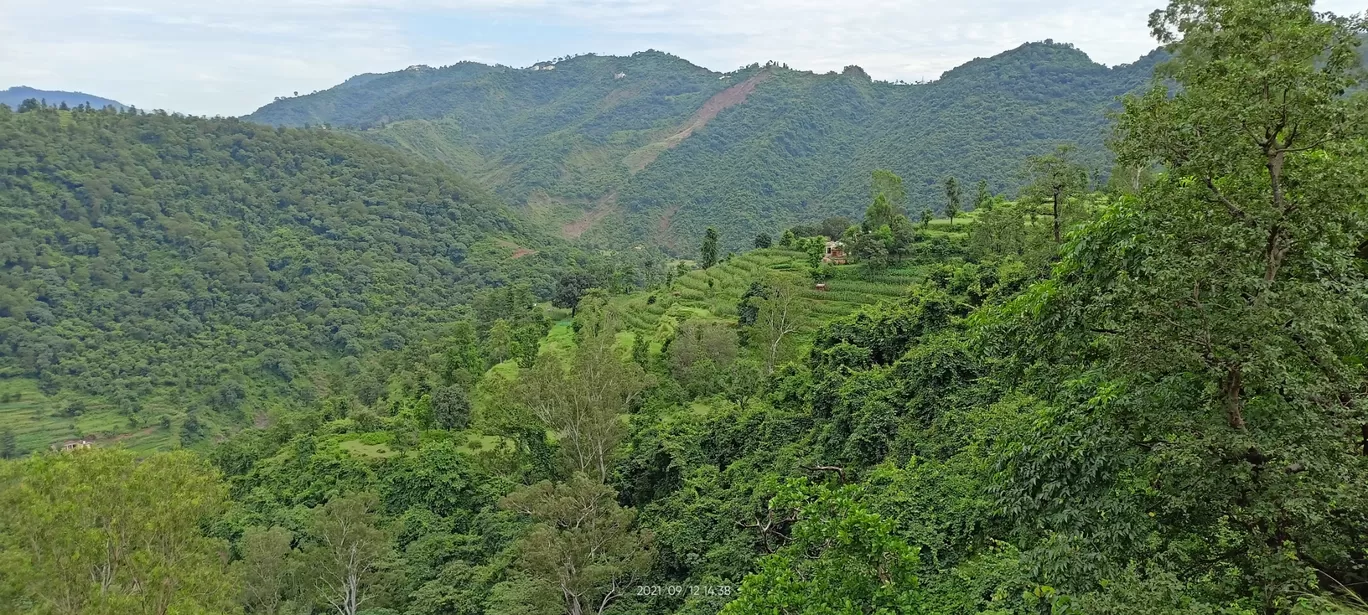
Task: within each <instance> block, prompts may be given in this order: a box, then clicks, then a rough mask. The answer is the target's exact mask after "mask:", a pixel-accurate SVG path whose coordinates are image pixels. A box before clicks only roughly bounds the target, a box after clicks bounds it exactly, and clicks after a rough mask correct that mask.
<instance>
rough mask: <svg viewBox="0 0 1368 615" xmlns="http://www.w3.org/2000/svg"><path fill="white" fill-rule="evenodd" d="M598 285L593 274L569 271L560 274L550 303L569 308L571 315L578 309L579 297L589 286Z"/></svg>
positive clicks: (594, 286) (595, 286)
mask: <svg viewBox="0 0 1368 615" xmlns="http://www.w3.org/2000/svg"><path fill="white" fill-rule="evenodd" d="M598 286H599V283H598V280H595V279H594V276H592V275H590V274H588V273H585V272H582V271H576V272H570V273H566V274H564V275H562V276H561V277H560V280H559V281H557V282H556V293H555V294H554V295H552V296H551V305H554V306H556V307H558V308H562V309H568V310H570V315H571V317H574V315H575V311H576V310H578V309H579V302H580V298H581V297H583V296H584V293H585V292H587V291H588V290H589V289H591V288H597V287H598Z"/></svg>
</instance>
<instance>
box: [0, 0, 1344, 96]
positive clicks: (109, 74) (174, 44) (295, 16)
mask: <svg viewBox="0 0 1368 615" xmlns="http://www.w3.org/2000/svg"><path fill="white" fill-rule="evenodd" d="M1162 1H1163V0H1109V1H1106V2H1101V1H1099V0H960V1H958V2H946V1H945V0H846V1H840V0H753V1H749V2H747V1H741V0H691V1H690V2H687V3H685V2H660V1H655V0H123V1H122V2H121V3H117V4H110V3H107V2H102V1H101V0H67V1H66V2H61V3H57V2H31V1H30V0H0V87H4V86H7V85H19V84H25V85H32V86H35V87H41V88H49V89H77V90H84V91H88V92H90V93H92V94H97V95H100V96H108V97H111V98H116V99H119V100H122V101H124V102H128V103H132V104H136V105H138V106H141V107H145V108H167V109H175V110H179V111H185V112H190V113H200V114H225V115H228V114H242V113H247V112H250V111H251V110H253V109H255V108H256V107H258V106H260V105H262V104H264V103H266V102H269V101H270V100H271V98H272V97H274V96H277V95H284V94H289V93H291V92H294V91H300V92H304V91H312V90H316V89H324V88H327V87H331V86H332V85H335V84H337V83H339V82H341V81H342V80H344V79H346V78H347V77H349V76H352V75H354V74H357V73H362V72H380V71H390V70H397V69H400V68H403V67H405V66H408V65H410V64H417V63H427V64H450V63H453V62H456V61H459V60H467V59H469V60H476V61H485V62H501V63H505V64H514V65H526V64H530V63H532V62H534V61H537V60H542V59H549V58H551V57H556V56H561V55H566V54H572V53H580V52H589V51H592V52H600V53H628V52H631V51H637V50H640V49H644V48H646V47H654V48H657V49H662V50H665V51H670V52H672V53H675V54H678V55H680V56H683V57H685V58H687V59H689V60H691V61H693V62H695V63H698V64H701V65H704V66H707V67H709V68H713V69H717V70H730V69H733V68H736V67H738V66H741V65H744V64H749V63H751V62H764V61H768V60H775V61H779V62H783V63H786V64H788V65H790V66H792V67H794V68H802V69H810V70H817V71H826V70H840V69H841V67H843V66H845V65H848V64H858V65H860V66H862V67H864V68H865V70H867V71H868V72H869V73H870V74H871V75H873V76H874V77H876V78H880V79H904V80H915V79H933V78H935V77H937V76H938V75H939V74H940V73H942V72H944V71H945V70H948V69H950V68H953V67H954V66H957V65H959V64H962V63H964V62H966V61H968V60H971V59H973V58H975V57H980V56H989V55H993V54H996V53H999V52H1001V51H1004V50H1006V49H1010V48H1012V47H1015V46H1017V45H1020V44H1021V43H1024V42H1027V41H1034V40H1042V39H1046V38H1053V39H1055V40H1057V41H1066V42H1071V43H1074V44H1075V45H1077V46H1078V47H1079V48H1081V49H1083V50H1084V51H1086V52H1088V53H1089V54H1090V55H1091V56H1092V58H1093V59H1094V60H1097V61H1100V62H1103V63H1106V64H1118V63H1123V62H1130V61H1133V60H1135V59H1136V58H1138V57H1139V56H1140V55H1142V54H1144V53H1146V52H1147V51H1149V50H1150V49H1152V48H1153V47H1154V46H1155V45H1154V43H1153V42H1152V41H1151V40H1150V39H1149V37H1148V32H1147V29H1146V27H1145V22H1146V17H1147V15H1148V13H1149V12H1150V11H1151V10H1153V9H1154V8H1157V7H1158V6H1159V5H1160V4H1162ZM1356 1H1357V0H1322V1H1321V2H1320V3H1319V6H1320V8H1322V9H1324V10H1335V11H1339V12H1350V11H1353V10H1358V9H1359V8H1360V7H1356V6H1354V3H1355V2H1356Z"/></svg>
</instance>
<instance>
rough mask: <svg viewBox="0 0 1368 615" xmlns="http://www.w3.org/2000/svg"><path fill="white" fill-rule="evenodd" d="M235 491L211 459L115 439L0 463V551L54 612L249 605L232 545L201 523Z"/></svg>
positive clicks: (21, 583)
mask: <svg viewBox="0 0 1368 615" xmlns="http://www.w3.org/2000/svg"><path fill="white" fill-rule="evenodd" d="M226 503H227V490H226V488H225V487H224V485H223V483H222V482H221V481H220V480H219V477H218V475H217V473H216V472H214V470H213V469H212V468H210V466H209V464H208V462H207V461H205V460H204V459H202V458H200V457H197V456H195V455H193V454H191V453H189V452H182V451H177V452H173V453H161V454H153V455H148V456H143V457H139V456H136V455H134V454H133V453H131V452H128V451H122V450H116V449H90V450H81V451H75V452H74V453H70V454H60V455H35V456H33V457H30V458H28V459H25V460H22V461H17V462H10V463H5V464H0V562H3V570H4V575H3V576H4V582H0V588H3V587H4V585H5V583H9V584H12V585H13V587H14V588H15V589H16V590H17V591H18V593H19V598H20V599H21V600H22V601H24V602H26V603H28V604H30V605H33V608H36V609H41V610H38V611H35V612H51V613H72V614H84V613H120V614H125V613H127V614H129V615H139V614H145V615H160V614H164V613H234V612H240V608H239V606H238V600H237V598H238V595H237V592H238V588H239V587H240V584H239V583H238V581H237V578H236V575H235V574H234V573H233V572H232V571H231V570H230V569H229V568H228V565H227V550H228V545H227V544H226V543H225V542H224V541H222V540H218V539H215V538H210V537H208V536H206V535H205V533H204V531H203V528H204V527H206V526H207V524H208V523H210V522H211V521H213V520H214V519H215V518H217V517H218V515H220V514H222V513H223V511H224V509H225V507H226Z"/></svg>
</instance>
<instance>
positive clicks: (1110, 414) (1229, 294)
mask: <svg viewBox="0 0 1368 615" xmlns="http://www.w3.org/2000/svg"><path fill="white" fill-rule="evenodd" d="M1311 6H1312V5H1311V3H1310V2H1308V1H1303V0H1276V1H1273V2H1270V1H1269V0H1173V2H1171V4H1170V5H1169V7H1168V9H1167V10H1164V11H1160V12H1158V13H1156V14H1155V16H1154V17H1153V18H1152V21H1151V25H1152V27H1153V29H1154V33H1155V36H1156V37H1157V38H1158V39H1159V40H1160V41H1161V42H1163V43H1165V44H1166V45H1168V46H1169V49H1170V51H1172V52H1173V56H1172V57H1173V60H1172V61H1171V62H1170V63H1168V64H1167V65H1166V66H1165V67H1164V72H1163V75H1164V77H1163V78H1162V79H1156V80H1155V81H1154V82H1153V84H1152V89H1151V90H1149V91H1147V92H1144V93H1141V94H1137V95H1135V96H1131V97H1128V98H1127V99H1126V100H1125V102H1124V108H1123V111H1122V113H1121V114H1120V115H1119V116H1118V117H1117V121H1116V125H1115V134H1114V139H1113V140H1112V141H1111V143H1112V146H1113V147H1114V151H1115V154H1116V158H1117V168H1120V169H1139V170H1141V171H1143V172H1136V173H1134V174H1132V175H1129V176H1127V177H1126V178H1125V180H1124V181H1122V182H1113V183H1111V184H1109V186H1108V189H1107V191H1106V192H1098V191H1096V190H1090V188H1098V187H1099V186H1097V185H1096V184H1097V182H1094V181H1087V180H1086V179H1085V176H1084V175H1083V173H1084V172H1085V171H1086V169H1087V166H1086V165H1080V164H1079V163H1078V159H1077V158H1075V157H1074V155H1075V151H1074V150H1071V149H1068V148H1062V149H1057V150H1055V151H1054V153H1052V154H1044V155H1042V154H1040V153H1035V154H1032V155H1031V156H1023V157H1022V158H1021V164H1015V165H1013V168H1014V169H1016V171H1022V170H1025V171H1026V175H1027V180H1028V181H1029V184H1028V185H1029V186H1030V188H1029V189H1028V190H1025V191H1023V195H1022V197H1021V198H1020V199H1019V200H1016V201H1007V200H1004V199H1001V198H997V197H992V196H989V195H988V193H987V191H986V190H977V191H976V194H975V203H976V204H977V208H976V209H975V211H973V212H970V213H968V214H966V215H962V216H956V219H955V220H953V221H952V220H950V219H948V217H947V218H946V219H936V220H928V221H927V223H925V224H924V225H923V226H922V227H921V228H918V227H916V226H915V225H914V224H913V222H912V220H911V219H910V218H909V209H911V208H912V207H913V206H915V203H916V201H915V193H914V191H912V190H909V189H908V188H907V187H906V184H904V182H903V180H902V179H901V178H900V177H899V176H898V175H897V174H895V173H893V172H890V171H878V172H875V173H873V174H872V175H871V180H870V182H869V183H870V185H871V186H872V190H870V192H869V193H868V194H867V195H866V196H864V197H862V198H863V199H864V201H865V203H866V207H865V208H864V215H863V216H861V217H860V219H859V220H858V221H857V220H852V219H848V218H844V217H828V218H825V219H823V220H822V221H821V222H820V223H817V224H801V225H798V226H795V227H792V228H789V229H788V230H787V231H785V232H784V233H783V234H782V236H781V239H780V240H779V242H778V244H777V246H771V247H767V248H756V249H754V250H752V251H749V252H746V253H744V254H732V255H727V256H722V255H721V251H720V250H718V251H717V252H715V253H713V254H711V255H709V254H706V252H709V251H711V250H704V252H705V254H703V256H704V258H705V260H709V261H711V260H714V259H715V260H716V262H714V263H710V266H706V267H700V268H695V265H693V264H691V263H687V262H675V263H670V264H669V266H666V264H665V263H663V262H662V261H660V260H658V259H657V257H658V255H656V256H647V255H645V254H643V255H642V256H641V258H640V259H639V260H635V261H630V262H629V261H628V260H627V259H622V258H619V259H618V260H614V261H606V262H605V261H594V260H592V259H588V258H585V257H578V256H576V255H571V256H567V257H566V259H567V260H574V261H576V262H575V263H574V266H573V267H569V268H567V269H565V270H563V271H559V272H557V273H556V275H555V276H554V277H549V278H548V279H547V283H546V285H545V287H544V289H545V292H542V293H538V292H536V291H534V289H533V287H532V286H530V285H521V284H506V285H495V286H494V287H492V288H485V289H481V290H472V291H471V292H472V299H471V300H470V304H469V305H468V306H458V307H459V309H458V307H453V308H452V313H451V314H450V315H447V314H439V315H437V316H435V317H434V318H436V317H447V316H450V318H451V319H450V320H440V321H439V320H433V321H430V322H429V323H428V324H430V325H431V329H432V333H431V334H429V335H415V336H413V337H406V338H404V343H403V344H397V345H385V344H381V345H380V346H379V347H377V348H365V349H364V350H365V351H364V352H360V353H356V354H350V355H349V354H345V353H339V354H329V355H326V358H321V359H319V363H320V364H319V366H318V368H317V369H316V370H315V371H313V372H311V373H310V375H309V378H310V379H311V380H313V381H315V385H314V389H313V390H314V391H315V392H316V394H317V396H316V397H315V398H314V399H313V400H312V401H308V402H306V401H303V400H300V401H298V402H297V403H296V404H294V405H293V406H292V407H291V408H289V409H288V410H287V411H280V412H276V413H273V414H271V415H270V416H268V417H266V418H267V419H268V420H265V421H262V423H261V424H260V425H258V426H256V427H255V428H250V429H243V430H240V431H237V432H236V433H233V434H231V435H229V436H228V437H226V438H224V439H223V441H221V442H217V443H212V445H210V444H207V443H206V444H202V445H198V446H199V447H200V448H202V449H203V450H204V451H205V452H206V454H207V459H206V457H205V456H199V454H198V453H195V452H191V451H174V452H159V453H151V454H147V455H143V456H142V457H137V456H135V454H134V453H131V452H128V451H121V450H109V449H107V448H104V447H97V448H95V449H94V450H85V449H81V450H74V451H69V452H49V453H42V454H36V455H32V456H29V457H26V458H24V459H20V460H8V461H0V573H3V574H0V612H5V613H10V612H14V613H24V614H34V615H48V614H56V613H72V614H79V615H85V614H91V615H96V614H105V613H206V614H207V613H214V614H219V613H244V614H246V613H251V614H252V615H256V614H259V613H260V614H271V615H317V614H321V613H338V614H340V615H398V614H402V615H454V614H461V615H474V614H491V615H495V614H497V615H515V614H516V615H534V614H535V615H541V614H545V615H551V614H556V613H565V614H568V615H585V614H587V613H590V612H593V613H601V614H604V615H607V614H612V613H618V614H628V613H630V614H640V615H676V614H677V615H694V614H714V613H722V614H727V615H750V614H756V615H760V614H766V615H772V614H775V613H801V614H808V615H826V614H831V613H842V614H856V613H858V614H865V613H869V614H875V613H877V614H891V613H898V614H902V613H909V614H926V615H933V614H952V613H953V614H959V613H984V614H992V615H1039V614H1041V613H1053V614H1064V613H1086V614H1096V615H1109V614H1120V613H1126V614H1131V613H1139V614H1153V615H1158V614H1167V613H1198V614H1209V615H1311V614H1319V613H1346V614H1353V613H1358V614H1362V613H1364V612H1368V609H1366V608H1365V607H1364V605H1365V596H1368V588H1365V573H1364V571H1365V570H1368V554H1365V551H1364V549H1363V545H1364V544H1365V526H1364V520H1365V519H1368V438H1365V434H1368V428H1366V427H1365V425H1366V424H1368V415H1366V414H1365V408H1364V404H1363V393H1364V390H1365V389H1364V383H1365V377H1366V376H1368V371H1366V370H1365V365H1364V361H1363V359H1362V357H1363V353H1364V349H1365V347H1368V312H1366V311H1365V310H1368V255H1365V250H1364V248H1363V244H1364V237H1365V235H1368V195H1365V193H1364V190H1363V187H1364V186H1365V185H1368V131H1365V127H1368V93H1365V92H1364V91H1363V89H1362V87H1361V86H1362V84H1363V82H1362V79H1363V73H1362V71H1361V68H1362V66H1361V61H1360V54H1359V47H1358V44H1359V40H1360V37H1361V36H1362V35H1363V34H1364V32H1365V30H1368V22H1365V21H1364V20H1363V19H1361V18H1353V19H1337V18H1332V17H1330V16H1327V15H1322V14H1317V13H1315V12H1313V11H1312V10H1311ZM979 68H982V66H981V65H980V66H979ZM538 72H542V71H538ZM861 74H862V71H859V70H858V68H854V67H852V68H850V69H847V71H846V74H845V75H844V76H843V78H847V79H853V78H858V77H859V76H860V75H861ZM773 78H774V79H778V78H780V77H773ZM358 85H361V84H358ZM31 113H49V112H47V111H44V110H42V109H41V108H40V109H38V110H35V111H32V112H31ZM54 117H58V118H60V117H62V116H60V115H54ZM103 117H109V118H116V119H122V118H123V116H119V115H115V114H108V115H93V116H92V118H94V119H98V118H103ZM76 121H78V122H79V121H91V119H90V118H76ZM157 121H170V120H157ZM177 121H181V120H177ZM275 134H282V133H275ZM283 134H286V135H288V134H292V133H291V131H288V130H287V131H285V132H284V133H283ZM299 134H307V135H313V134H317V133H313V132H301V133H299ZM301 138H304V137H301ZM310 138H313V137H310ZM347 143H351V142H350V141H348V142H347ZM357 147H361V146H357ZM0 151H3V150H0ZM367 151H369V150H367ZM668 154H669V153H668V152H667V153H666V155H668ZM377 155H379V154H377ZM27 176H28V174H24V175H20V177H27ZM947 184H950V182H942V181H939V180H938V181H936V182H935V186H934V187H935V188H936V189H937V190H938V191H943V192H940V194H943V195H944V196H945V197H946V199H947V202H948V203H953V202H954V201H956V200H958V199H962V198H964V197H963V195H962V194H960V191H961V189H962V187H963V185H962V184H960V182H959V181H958V180H956V181H955V182H954V183H953V184H950V185H949V186H947ZM947 187H949V188H950V189H948V190H947V189H946V188H947ZM45 194H46V192H45ZM952 209H953V208H952ZM817 217H821V216H820V215H819V216H817ZM54 224H59V223H55V222H54ZM721 232H725V231H721ZM837 236H839V237H841V238H843V241H844V242H846V243H847V244H848V245H850V246H851V248H852V249H851V253H850V256H851V257H852V258H853V259H854V261H855V262H853V263H851V264H845V265H840V264H835V263H831V262H824V260H827V257H828V256H829V254H828V253H827V252H826V250H827V249H828V243H827V239H828V238H833V237H837ZM705 237H707V238H708V239H707V240H706V241H707V243H713V239H714V237H709V235H708V234H707V233H706V231H703V230H700V231H699V233H698V234H697V235H695V236H694V237H692V238H691V242H694V241H705V239H704V238H705ZM501 238H505V239H506V240H508V241H513V240H514V239H513V236H512V235H511V232H510V233H509V234H508V235H504V236H501ZM715 239H717V240H718V241H717V242H716V243H713V245H725V237H724V236H718V237H715ZM757 243H760V242H757ZM520 245H525V244H520ZM695 245H700V244H695ZM529 258H530V257H529ZM515 260H516V259H515ZM632 263H635V264H632ZM647 263H651V266H649V267H648V266H646V264H647ZM638 266H639V267H640V268H637V267H638ZM211 279H212V278H211ZM79 288H80V287H79V286H77V289H79ZM44 292H50V291H48V290H46V289H44ZM44 296H48V295H44ZM75 296H77V297H84V296H86V295H75ZM547 299H550V300H551V301H549V302H548V301H547ZM35 300H37V299H35ZM44 303H46V302H44ZM548 303H549V305H548ZM31 322H32V321H31ZM410 326H413V327H417V326H418V325H416V324H413V323H412V322H410ZM301 352H302V351H301ZM253 378H254V379H260V378H264V376H262V375H255V376H254V377H253ZM27 382H32V381H31V380H30V381H27ZM268 382H269V380H268ZM249 385H250V386H249ZM26 386H27V385H25V386H17V387H15V388H13V389H10V390H9V391H8V392H0V395H3V396H4V397H3V398H0V399H4V400H7V401H0V403H5V404H22V403H25V400H27V399H29V395H31V394H41V392H38V393H34V392H32V391H30V390H29V389H27V388H25V387H26ZM259 386H262V385H259V384H257V383H256V382H254V381H253V380H248V381H247V384H246V385H244V386H243V389H242V391H243V392H245V393H246V394H250V392H252V391H257V390H260V389H258V388H256V387H259ZM15 393H22V394H21V395H18V396H17V398H16V396H15V395H14V394H15ZM57 394H58V395H59V396H61V395H65V396H66V397H65V398H64V399H65V400H66V401H68V402H70V403H74V404H83V403H85V399H84V398H83V397H82V396H83V395H85V393H84V392H82V390H80V389H77V388H71V389H67V388H63V389H61V390H60V391H58V393H57ZM239 398H240V395H239V390H238V389H236V388H232V387H229V388H226V389H225V388H219V389H216V390H215V391H214V392H213V393H212V395H211V397H210V398H209V401H208V402H206V403H210V404H211V405H212V404H218V406H220V407H222V406H224V405H228V404H231V403H232V402H233V401H234V400H236V399H239ZM90 399H91V400H92V401H95V400H97V399H98V398H95V397H91V398H90ZM95 414H98V412H96V413H95ZM211 414H212V413H209V414H205V413H202V412H199V411H196V412H192V413H190V414H188V415H187V416H186V417H185V419H184V421H183V423H182V424H181V425H180V426H179V428H178V429H179V432H178V437H179V439H180V441H182V442H185V441H187V440H190V441H193V440H195V438H201V437H204V431H205V428H204V427H203V425H199V426H196V425H197V423H198V421H200V420H201V417H204V416H209V415H211ZM82 416H84V415H83V414H82ZM0 427H6V428H8V427H9V425H0ZM9 431H13V432H14V433H15V440H16V441H18V440H19V439H20V438H28V439H30V440H31V439H32V438H33V437H34V436H32V435H31V434H30V433H29V432H28V431H20V430H18V429H9ZM9 431H5V430H0V451H4V450H9V449H10V448H12V447H11V446H10V445H8V444H6V442H7V441H8V440H9V436H7V435H6V434H7V433H9Z"/></svg>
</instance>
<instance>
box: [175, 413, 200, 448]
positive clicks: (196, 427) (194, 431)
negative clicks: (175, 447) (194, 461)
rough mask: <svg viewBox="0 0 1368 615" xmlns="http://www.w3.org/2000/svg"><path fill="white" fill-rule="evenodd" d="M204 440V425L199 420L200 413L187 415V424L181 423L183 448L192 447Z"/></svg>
mask: <svg viewBox="0 0 1368 615" xmlns="http://www.w3.org/2000/svg"><path fill="white" fill-rule="evenodd" d="M203 439H204V424H203V423H201V422H200V420H199V413H197V412H194V411H191V412H187V413H186V414H185V422H183V423H181V430H180V443H181V446H190V445H192V444H194V443H196V442H199V441H200V440H203Z"/></svg>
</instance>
